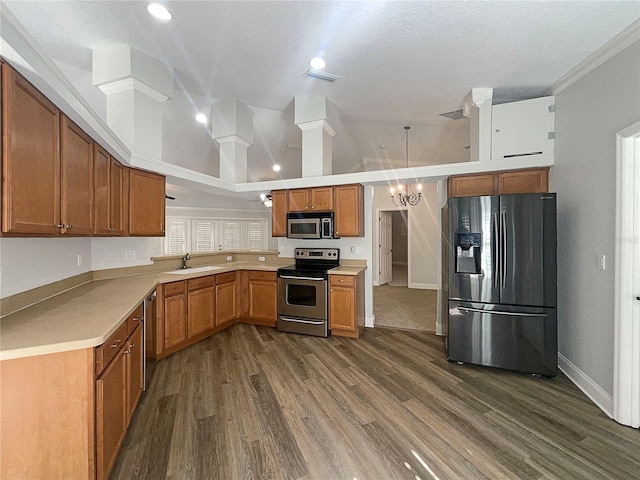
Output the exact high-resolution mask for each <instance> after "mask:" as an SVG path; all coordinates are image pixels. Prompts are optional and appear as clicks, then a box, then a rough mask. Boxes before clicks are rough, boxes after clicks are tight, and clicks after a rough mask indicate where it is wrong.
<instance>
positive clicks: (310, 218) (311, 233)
mask: <svg viewBox="0 0 640 480" xmlns="http://www.w3.org/2000/svg"><path fill="white" fill-rule="evenodd" d="M287 237H288V238H310V239H313V238H333V212H314V213H289V214H287Z"/></svg>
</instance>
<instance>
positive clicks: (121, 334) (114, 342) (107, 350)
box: [96, 322, 127, 375]
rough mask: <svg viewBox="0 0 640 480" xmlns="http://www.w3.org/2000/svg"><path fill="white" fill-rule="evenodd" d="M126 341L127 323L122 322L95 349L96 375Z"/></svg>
mask: <svg viewBox="0 0 640 480" xmlns="http://www.w3.org/2000/svg"><path fill="white" fill-rule="evenodd" d="M126 339H127V322H124V323H123V324H122V325H120V327H118V329H117V330H116V331H115V332H114V333H113V334H112V335H111V336H110V337H109V339H108V340H107V341H106V342H104V343H103V344H102V345H100V346H99V347H96V375H100V373H101V372H102V370H104V369H105V367H106V366H107V365H108V364H109V362H110V361H111V360H112V359H113V357H115V356H116V354H117V353H118V352H119V351H120V349H121V348H122V346H123V345H124V341H125V340H126Z"/></svg>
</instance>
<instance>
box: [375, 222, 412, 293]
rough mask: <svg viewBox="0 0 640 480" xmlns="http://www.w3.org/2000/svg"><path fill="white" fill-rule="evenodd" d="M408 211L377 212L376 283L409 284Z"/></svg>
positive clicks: (401, 285) (406, 285)
mask: <svg viewBox="0 0 640 480" xmlns="http://www.w3.org/2000/svg"><path fill="white" fill-rule="evenodd" d="M408 217H409V212H408V211H407V210H384V211H380V212H379V221H378V225H379V232H378V239H379V242H378V243H379V245H378V265H379V269H378V285H385V284H386V285H391V286H394V287H408V286H409V218H408Z"/></svg>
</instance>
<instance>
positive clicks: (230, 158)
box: [211, 98, 253, 184]
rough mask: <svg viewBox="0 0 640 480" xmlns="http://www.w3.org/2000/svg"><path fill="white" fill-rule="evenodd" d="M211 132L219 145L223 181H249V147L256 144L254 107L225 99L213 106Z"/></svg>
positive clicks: (231, 99) (233, 182) (234, 182)
mask: <svg viewBox="0 0 640 480" xmlns="http://www.w3.org/2000/svg"><path fill="white" fill-rule="evenodd" d="M211 133H212V135H213V138H215V139H216V141H217V142H218V143H219V144H220V180H222V181H223V182H225V183H230V184H236V183H246V182H247V154H248V152H247V150H248V148H249V147H250V146H251V145H253V110H251V108H250V107H249V106H248V105H246V104H244V103H242V102H241V101H239V100H236V99H233V98H225V99H222V100H219V101H217V102H216V103H214V104H213V105H212V106H211Z"/></svg>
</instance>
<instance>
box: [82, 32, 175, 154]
mask: <svg viewBox="0 0 640 480" xmlns="http://www.w3.org/2000/svg"><path fill="white" fill-rule="evenodd" d="M92 74H93V84H94V85H95V86H97V87H99V88H100V90H102V91H103V92H104V93H105V95H106V96H107V125H109V127H110V128H111V129H112V130H113V131H114V132H115V133H116V135H118V137H119V138H120V139H121V140H122V141H123V142H124V144H125V145H126V146H127V148H128V149H129V150H130V151H131V154H132V157H136V156H137V157H141V158H145V159H154V160H161V159H162V104H163V103H164V102H165V101H167V100H168V99H169V98H170V97H171V95H173V69H172V68H171V67H169V66H168V65H166V64H164V63H162V62H160V61H158V60H156V59H154V58H152V57H149V56H148V55H146V54H144V53H142V52H140V51H138V50H136V49H134V48H131V47H129V46H127V45H123V46H117V47H107V48H99V49H94V50H93V72H92Z"/></svg>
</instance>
